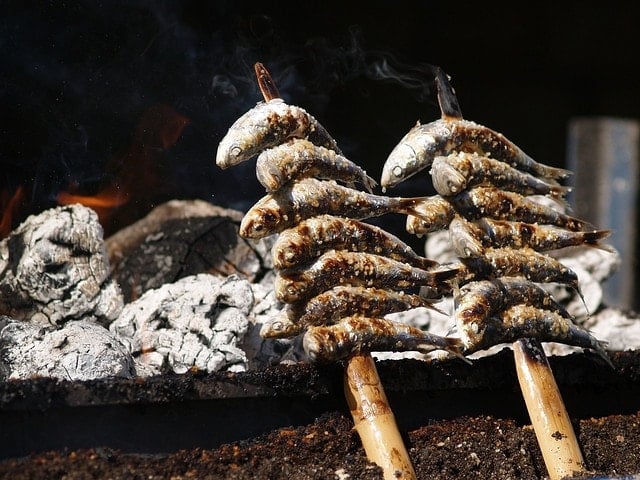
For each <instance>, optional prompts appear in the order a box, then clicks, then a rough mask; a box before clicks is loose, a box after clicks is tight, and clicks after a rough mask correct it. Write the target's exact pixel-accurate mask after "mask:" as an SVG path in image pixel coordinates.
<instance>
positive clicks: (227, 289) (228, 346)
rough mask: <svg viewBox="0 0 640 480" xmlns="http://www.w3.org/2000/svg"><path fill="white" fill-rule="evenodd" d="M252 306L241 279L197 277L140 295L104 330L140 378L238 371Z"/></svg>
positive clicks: (241, 367) (242, 363)
mask: <svg viewBox="0 0 640 480" xmlns="http://www.w3.org/2000/svg"><path fill="white" fill-rule="evenodd" d="M253 303H254V299H253V291H252V288H251V284H250V283H249V282H248V281H247V280H245V279H241V278H240V277H238V276H237V275H230V276H229V277H226V278H221V277H218V276H216V275H212V274H198V275H193V276H189V277H185V278H182V279H180V280H178V281H176V282H175V283H171V284H166V285H163V286H162V287H160V288H158V289H152V290H149V291H147V292H145V293H144V294H143V295H142V296H141V297H140V298H139V299H138V300H136V301H134V302H132V303H129V304H127V305H126V306H125V307H124V309H123V311H122V314H121V315H120V317H118V319H117V320H116V321H114V322H113V323H112V324H111V325H110V326H109V329H110V330H111V332H112V333H114V334H115V335H116V336H117V337H118V338H119V340H120V341H121V342H122V343H123V345H125V347H126V348H127V350H128V351H129V352H130V353H131V354H132V355H133V357H134V360H135V362H136V371H137V373H138V375H140V376H149V375H156V374H161V373H167V372H174V373H184V372H186V371H188V370H189V369H192V368H195V369H198V370H202V371H206V372H214V371H220V370H231V371H242V370H246V368H247V356H246V354H245V352H244V351H243V350H242V349H241V348H240V347H239V344H240V342H241V341H242V339H243V337H244V335H245V333H246V332H247V329H248V327H249V319H248V316H249V314H250V312H251V309H252V306H253Z"/></svg>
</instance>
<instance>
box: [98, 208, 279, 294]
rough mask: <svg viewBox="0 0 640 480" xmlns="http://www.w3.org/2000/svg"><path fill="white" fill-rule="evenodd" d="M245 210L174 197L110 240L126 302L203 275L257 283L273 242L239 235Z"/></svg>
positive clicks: (266, 264)
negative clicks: (234, 278)
mask: <svg viewBox="0 0 640 480" xmlns="http://www.w3.org/2000/svg"><path fill="white" fill-rule="evenodd" d="M241 218H242V214H241V213H240V212H237V211H235V210H229V209H222V208H220V207H217V206H214V205H211V204H209V203H207V202H205V201H202V200H192V201H179V200H174V201H171V202H167V203H165V204H163V205H160V206H158V207H156V208H155V209H154V210H153V211H152V212H151V213H149V215H147V216H146V217H145V218H143V219H142V220H140V221H138V222H136V223H134V224H133V225H130V226H128V227H126V228H124V229H123V230H121V231H119V232H118V233H116V234H114V235H112V236H111V237H109V238H108V239H107V240H106V245H107V250H108V252H109V258H110V259H111V264H112V268H113V272H112V274H113V276H114V278H115V279H116V280H117V281H118V282H119V284H120V287H121V289H122V291H123V295H124V297H125V300H126V301H132V300H135V299H137V298H139V297H140V295H142V294H143V293H144V292H146V291H147V290H150V289H152V288H158V287H160V286H162V285H163V284H165V283H172V282H175V281H177V280H178V279H180V278H183V277H186V276H189V275H196V274H198V273H214V274H217V275H220V276H223V277H226V276H227V275H231V274H238V275H240V276H242V277H244V278H247V279H249V280H250V281H253V280H255V279H257V278H259V277H262V276H263V275H264V274H265V271H266V270H267V269H268V268H269V267H270V265H271V257H270V255H268V252H269V246H268V245H269V244H268V243H267V244H266V246H265V242H269V240H261V241H254V240H245V239H242V238H240V237H239V236H238V228H239V224H240V220H241Z"/></svg>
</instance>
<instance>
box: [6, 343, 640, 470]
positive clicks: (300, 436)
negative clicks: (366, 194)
mask: <svg viewBox="0 0 640 480" xmlns="http://www.w3.org/2000/svg"><path fill="white" fill-rule="evenodd" d="M611 359H612V362H613V364H614V369H611V368H610V367H609V366H607V365H605V364H604V362H601V361H598V359H597V357H594V356H592V355H570V356H568V357H562V358H551V359H550V362H551V364H552V367H553V369H554V373H555V376H556V380H557V381H558V383H559V386H560V388H561V391H562V393H563V397H564V399H565V402H566V404H567V409H568V411H569V413H570V415H571V416H572V418H573V419H574V428H575V430H576V433H577V435H578V438H579V443H580V445H581V447H582V450H583V453H584V457H585V461H586V463H587V466H588V468H589V469H590V470H591V471H592V472H593V473H594V474H595V473H597V474H600V475H608V477H607V478H611V476H612V475H623V474H626V475H629V474H634V473H640V413H639V412H640V355H639V354H638V352H616V353H612V354H611ZM377 368H378V371H379V373H380V376H381V379H382V381H383V385H385V390H386V391H387V396H388V397H389V401H390V403H391V406H392V408H393V409H394V413H395V416H396V418H397V420H398V425H399V428H400V430H401V431H402V432H403V434H404V435H405V443H406V445H407V447H408V450H409V454H410V456H411V460H412V463H413V466H414V468H415V470H416V473H417V476H418V478H420V479H473V480H477V479H488V478H492V479H493V478H496V479H507V478H508V479H538V478H545V475H546V469H545V466H544V463H543V460H542V455H541V453H540V451H539V448H538V445H537V442H536V439H535V435H534V432H533V430H532V429H531V427H530V426H529V425H528V423H529V421H528V418H527V415H526V410H524V406H523V402H522V399H521V395H520V393H519V390H518V386H517V380H516V379H515V376H514V372H513V361H512V355H511V353H510V352H508V351H502V352H500V353H498V354H496V355H493V356H491V357H487V358H485V359H481V360H477V361H474V362H473V365H467V364H465V363H463V362H459V361H453V362H442V363H439V362H434V363H431V364H426V363H425V362H417V361H396V362H379V363H378V364H377ZM341 371H342V369H341V368H340V366H339V365H331V366H326V367H321V366H313V365H302V364H301V365H294V366H288V367H286V366H280V367H273V368H269V369H266V370H264V371H260V372H247V373H246V374H216V375H201V374H198V373H194V374H187V375H181V376H161V377H152V378H149V379H135V380H123V379H120V380H117V379H111V380H104V381H94V382H83V383H78V382H56V381H52V380H50V379H34V380H32V381H26V382H5V383H4V384H2V385H0V426H1V428H0V454H1V455H2V458H4V460H1V461H0V478H1V479H43V480H44V479H68V480H71V479H114V480H115V479H140V480H142V479H145V480H151V479H167V480H170V479H175V480H178V479H189V478H196V479H287V480H289V479H291V480H293V479H295V480H298V479H300V480H304V479H345V478H350V479H363V480H367V479H374V478H375V479H378V478H382V473H381V471H380V469H379V468H378V467H377V466H375V465H372V464H370V463H369V462H368V461H367V459H366V456H365V453H364V451H363V449H362V447H361V444H360V439H359V437H358V435H357V434H356V433H355V431H353V430H352V425H353V423H352V420H351V418H350V416H349V413H348V411H347V410H346V408H345V402H344V393H343V392H342V388H341V383H342V374H341ZM231 434H235V435H236V436H235V437H231V436H229V435H231ZM53 437H55V438H56V439H57V440H56V442H55V443H50V442H51V438H53ZM239 438H244V439H247V440H238V439H239ZM52 445H53V446H52ZM29 451H33V452H39V453H33V454H31V455H27V454H26V453H24V452H29ZM600 478H602V477H600Z"/></svg>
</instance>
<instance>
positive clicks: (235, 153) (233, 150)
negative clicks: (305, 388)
mask: <svg viewBox="0 0 640 480" xmlns="http://www.w3.org/2000/svg"><path fill="white" fill-rule="evenodd" d="M229 153H230V154H231V155H233V156H234V157H239V156H240V155H242V148H241V147H240V145H233V146H232V147H231V149H230V150H229Z"/></svg>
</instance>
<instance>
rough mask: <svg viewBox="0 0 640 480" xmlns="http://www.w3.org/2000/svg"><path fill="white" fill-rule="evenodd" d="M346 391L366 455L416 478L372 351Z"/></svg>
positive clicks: (268, 85)
mask: <svg viewBox="0 0 640 480" xmlns="http://www.w3.org/2000/svg"><path fill="white" fill-rule="evenodd" d="M254 70H255V74H256V79H257V82H258V87H259V88H260V92H261V93H262V96H263V97H264V100H265V102H268V101H270V100H273V99H274V98H280V93H279V92H278V88H277V87H276V85H275V82H274V81H273V78H272V77H271V74H270V73H269V71H268V70H267V69H266V68H265V66H264V65H263V64H262V63H260V62H258V63H256V64H255V65H254ZM344 392H345V396H346V399H347V404H348V405H349V410H350V412H351V416H352V417H353V422H354V426H355V428H356V431H357V432H358V435H359V436H360V441H361V442H362V446H363V448H364V451H365V453H366V454H367V458H368V459H369V460H370V461H371V462H373V463H375V464H377V465H378V466H380V467H381V468H382V470H383V473H384V478H385V480H415V479H416V474H415V472H414V470H413V466H412V465H411V460H410V458H409V454H408V452H407V449H406V448H405V446H404V442H403V441H402V436H401V435H400V431H399V430H398V426H397V424H396V420H395V417H394V415H393V411H392V410H391V407H390V405H389V402H388V400H387V396H386V394H385V393H384V389H383V387H382V383H381V382H380V377H379V376H378V371H377V369H376V366H375V363H374V362H373V358H371V355H370V354H368V353H366V354H358V355H354V356H352V357H351V358H349V359H348V360H347V361H346V365H345V371H344Z"/></svg>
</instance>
